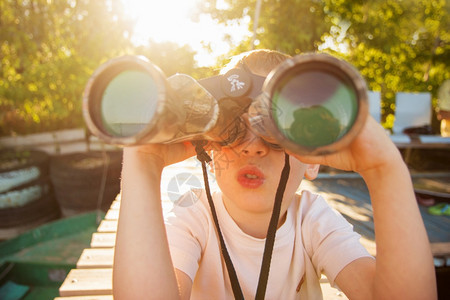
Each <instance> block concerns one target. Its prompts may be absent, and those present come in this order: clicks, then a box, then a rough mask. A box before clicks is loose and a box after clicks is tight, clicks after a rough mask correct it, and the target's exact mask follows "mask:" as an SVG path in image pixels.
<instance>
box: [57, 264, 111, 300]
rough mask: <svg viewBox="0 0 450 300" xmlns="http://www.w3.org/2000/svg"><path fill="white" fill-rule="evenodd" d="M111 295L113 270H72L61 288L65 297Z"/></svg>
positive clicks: (60, 291) (61, 294)
mask: <svg viewBox="0 0 450 300" xmlns="http://www.w3.org/2000/svg"><path fill="white" fill-rule="evenodd" d="M111 294H112V269H72V270H71V271H70V272H69V274H68V275H67V277H66V279H65V280H64V282H63V284H62V285H61V287H60V288H59V295H60V296H63V297H66V296H86V295H87V296H90V295H111Z"/></svg>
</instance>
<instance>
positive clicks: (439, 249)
mask: <svg viewBox="0 0 450 300" xmlns="http://www.w3.org/2000/svg"><path fill="white" fill-rule="evenodd" d="M431 252H433V256H448V255H450V242H448V243H431Z"/></svg>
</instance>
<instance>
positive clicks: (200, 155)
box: [193, 141, 290, 300]
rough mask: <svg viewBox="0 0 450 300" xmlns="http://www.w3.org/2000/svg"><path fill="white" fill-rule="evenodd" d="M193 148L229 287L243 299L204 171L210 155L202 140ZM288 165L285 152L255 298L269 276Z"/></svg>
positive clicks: (259, 298)
mask: <svg viewBox="0 0 450 300" xmlns="http://www.w3.org/2000/svg"><path fill="white" fill-rule="evenodd" d="M193 145H194V146H195V150H196V152H197V159H198V160H199V161H200V162H201V164H202V170H203V180H204V181H205V190H206V197H207V198H208V203H209V206H210V208H211V214H212V217H213V220H214V225H215V227H216V231H217V235H218V236H219V242H220V248H221V252H222V256H223V258H224V261H225V264H226V266H227V271H228V276H229V278H230V282H231V288H232V290H233V294H234V298H235V299H244V295H243V294H242V289H241V286H240V285H239V280H238V278H237V275H236V270H235V269H234V266H233V262H232V261H231V258H230V255H229V253H228V250H227V247H226V244H225V240H224V239H223V236H222V232H221V230H220V226H219V220H218V218H217V213H216V209H215V206H214V202H213V200H212V196H211V190H210V187H209V182H208V173H207V171H206V163H208V162H210V161H211V157H209V155H208V154H207V153H206V152H205V150H204V149H203V146H204V145H205V142H204V141H195V142H193ZM289 172H290V165H289V155H288V154H286V153H285V160H284V167H283V170H282V172H281V177H280V182H279V183H278V188H277V192H276V195H275V203H274V207H273V211H272V217H271V219H270V223H269V228H268V231H267V237H266V243H265V246H264V254H263V260H262V264H261V271H260V273H259V281H258V288H257V290H256V297H255V299H257V300H262V299H264V297H265V294H266V288H267V280H268V278H269V271H270V262H271V260H272V252H273V245H274V243H275V235H276V232H277V228H278V221H279V218H280V210H281V202H282V200H283V195H284V191H285V189H286V184H287V181H288V179H289Z"/></svg>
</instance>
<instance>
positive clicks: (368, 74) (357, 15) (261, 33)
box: [200, 0, 450, 128]
mask: <svg viewBox="0 0 450 300" xmlns="http://www.w3.org/2000/svg"><path fill="white" fill-rule="evenodd" d="M202 3H203V6H201V7H200V12H202V13H207V14H211V16H213V17H214V18H217V19H218V20H220V21H221V22H223V23H225V24H226V23H227V22H235V21H236V20H245V19H249V18H250V19H252V18H253V16H254V9H255V7H256V0H251V1H238V0H224V1H222V3H225V5H223V4H222V5H221V6H220V7H218V6H217V5H216V4H217V1H215V0H208V1H203V2H202ZM449 18H450V2H449V1H446V0H436V1H429V0H417V1H412V0H397V1H385V0H373V1H363V0H298V1H297V0H274V1H269V0H263V1H262V10H261V16H260V19H259V22H258V24H259V26H258V29H257V39H258V41H259V44H258V48H270V49H275V50H280V51H283V52H286V53H288V54H291V55H292V54H298V53H301V52H308V51H316V50H319V51H327V52H332V53H334V55H336V56H340V57H343V58H345V59H347V60H348V61H350V62H351V63H352V64H353V65H355V66H356V67H357V68H358V69H359V71H360V72H361V74H362V75H363V76H364V77H365V79H366V80H367V82H368V85H369V88H370V89H372V90H377V91H381V92H382V97H383V113H384V116H385V118H386V123H385V126H386V127H388V128H390V127H392V124H393V115H392V112H393V110H394V109H395V104H394V101H395V93H396V92H398V91H411V92H413V91H414V92H425V91H428V92H431V93H432V95H433V96H434V97H435V95H436V93H437V90H438V88H439V86H440V84H441V83H442V82H443V81H444V80H445V78H449V77H450V68H449V67H448V62H449V61H450V32H449V30H448V29H449V28H450V21H449ZM252 27H253V22H252V21H251V22H249V30H252ZM250 49H251V45H250V40H246V41H243V42H242V43H241V44H240V45H239V46H238V47H236V50H235V52H233V53H230V54H234V53H236V52H242V51H245V50H250Z"/></svg>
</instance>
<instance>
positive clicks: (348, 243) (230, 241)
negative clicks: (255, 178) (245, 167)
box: [166, 190, 370, 299]
mask: <svg viewBox="0 0 450 300" xmlns="http://www.w3.org/2000/svg"><path fill="white" fill-rule="evenodd" d="M182 197H183V198H182V199H180V201H179V202H178V203H181V204H183V203H189V205H175V206H174V208H173V209H172V211H171V212H170V213H169V214H167V216H166V228H167V234H168V239H169V245H170V252H171V256H172V261H173V264H174V266H175V268H177V269H179V270H181V271H183V272H184V273H186V274H187V275H189V277H190V278H191V279H192V281H193V286H192V293H191V299H233V298H234V297H233V292H232V289H231V284H230V280H229V277H228V272H227V269H226V266H225V262H224V260H223V259H222V257H221V254H220V244H219V239H218V236H217V234H216V231H215V228H214V221H213V219H212V216H211V212H210V208H209V204H208V200H207V198H206V194H205V192H204V191H203V190H196V191H191V192H188V193H186V194H185V195H184V196H182ZM213 201H214V205H215V207H216V211H217V216H218V219H219V224H220V229H221V231H222V234H223V237H224V240H225V243H226V246H227V249H228V252H229V254H230V257H231V260H232V262H233V265H234V268H235V270H236V274H237V277H238V279H239V284H240V286H241V289H242V292H243V294H244V298H245V299H254V298H255V294H256V289H257V284H258V279H259V272H260V268H261V263H262V257H263V252H264V244H265V239H259V238H254V237H252V236H250V235H248V234H246V233H244V232H243V231H242V230H241V229H240V228H239V227H238V226H237V224H236V223H235V222H234V220H233V219H232V218H231V216H230V215H229V214H228V212H227V210H226V208H225V206H224V204H223V201H222V196H221V193H220V192H216V193H214V194H213ZM359 238H360V235H358V234H357V233H355V232H354V231H353V227H352V226H351V224H349V223H348V222H347V221H346V220H345V219H344V218H343V217H342V216H341V215H340V214H339V213H337V212H336V211H334V210H333V209H332V208H331V207H330V206H328V204H327V203H326V201H325V200H324V199H323V198H322V197H320V196H318V195H316V194H312V193H310V192H308V191H303V192H302V194H301V195H297V197H296V199H295V200H294V201H293V202H292V204H291V205H290V207H289V208H288V211H287V217H286V221H285V222H284V224H283V225H282V226H281V227H280V228H279V229H278V230H277V234H276V239H275V244H274V250H273V254H272V262H271V267H270V272H269V279H268V283H267V289H266V297H265V299H299V298H300V297H301V298H302V299H322V293H321V290H320V283H319V279H320V276H321V273H323V274H325V275H326V276H327V277H328V279H329V281H330V283H331V284H332V285H333V284H334V280H335V278H336V276H337V274H338V273H339V272H340V271H341V270H342V269H343V268H344V267H345V266H346V265H347V264H348V263H350V262H352V261H353V260H355V259H357V258H360V257H366V256H369V257H370V255H369V253H368V252H367V251H366V249H365V248H364V247H363V246H362V245H361V244H360V243H359ZM300 287H301V288H300Z"/></svg>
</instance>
